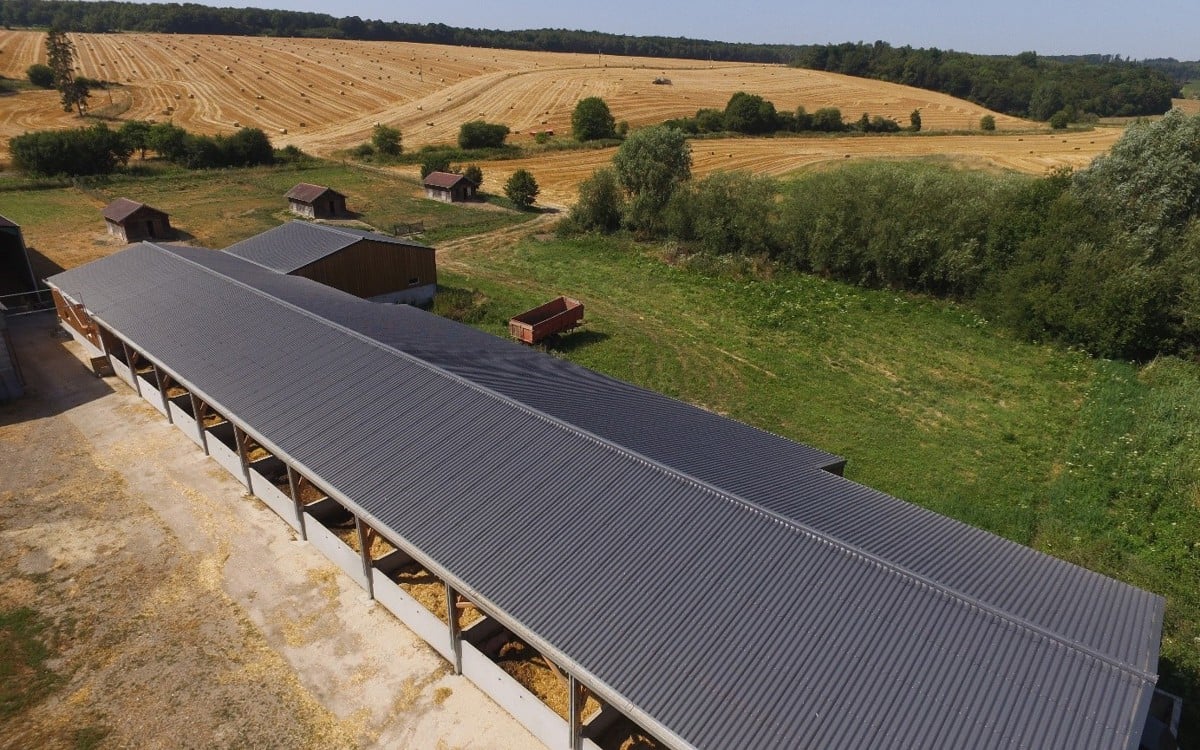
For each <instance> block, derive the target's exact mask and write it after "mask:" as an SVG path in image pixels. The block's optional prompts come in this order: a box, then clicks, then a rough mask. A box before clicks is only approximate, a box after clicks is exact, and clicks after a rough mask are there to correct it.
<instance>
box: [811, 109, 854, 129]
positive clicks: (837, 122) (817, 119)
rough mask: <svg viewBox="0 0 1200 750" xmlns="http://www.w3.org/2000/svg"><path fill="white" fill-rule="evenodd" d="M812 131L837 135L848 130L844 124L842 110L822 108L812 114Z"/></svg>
mask: <svg viewBox="0 0 1200 750" xmlns="http://www.w3.org/2000/svg"><path fill="white" fill-rule="evenodd" d="M812 129H813V130H817V131H820V132H823V133H837V132H840V131H842V130H845V129H846V124H845V123H844V122H842V110H840V109H838V108H837V107H822V108H821V109H818V110H817V111H816V112H813V114H812Z"/></svg>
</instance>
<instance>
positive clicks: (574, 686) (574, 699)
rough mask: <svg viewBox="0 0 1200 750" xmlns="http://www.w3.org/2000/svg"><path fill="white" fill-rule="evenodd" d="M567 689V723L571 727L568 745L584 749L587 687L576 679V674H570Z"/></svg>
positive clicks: (574, 749) (575, 749)
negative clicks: (584, 714)
mask: <svg viewBox="0 0 1200 750" xmlns="http://www.w3.org/2000/svg"><path fill="white" fill-rule="evenodd" d="M567 689H568V690H569V693H568V708H567V717H568V718H567V725H568V726H569V728H570V738H569V744H568V747H570V748H571V750H583V707H584V704H585V703H586V702H587V688H585V687H584V686H583V685H581V684H580V683H579V680H576V679H575V675H568V680H567Z"/></svg>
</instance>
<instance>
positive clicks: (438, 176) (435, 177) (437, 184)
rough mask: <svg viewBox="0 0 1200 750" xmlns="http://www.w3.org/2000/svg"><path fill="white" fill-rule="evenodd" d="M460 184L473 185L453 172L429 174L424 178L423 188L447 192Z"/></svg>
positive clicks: (464, 177)
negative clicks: (439, 189)
mask: <svg viewBox="0 0 1200 750" xmlns="http://www.w3.org/2000/svg"><path fill="white" fill-rule="evenodd" d="M460 182H465V183H467V184H468V185H474V184H475V183H474V182H471V181H470V180H469V179H467V177H466V176H465V175H461V174H454V173H453V172H430V173H429V175H428V176H427V177H426V178H425V183H424V184H425V187H432V188H441V189H443V190H449V189H450V188H452V187H454V186H455V185H457V184H459V183H460Z"/></svg>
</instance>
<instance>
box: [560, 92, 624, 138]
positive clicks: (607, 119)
mask: <svg viewBox="0 0 1200 750" xmlns="http://www.w3.org/2000/svg"><path fill="white" fill-rule="evenodd" d="M616 128H617V125H616V121H615V120H614V119H613V116H612V112H610V111H609V110H608V104H607V103H606V102H605V101H604V100H603V99H601V98H600V97H598V96H589V97H587V98H585V99H580V100H579V103H578V104H576V105H575V111H574V112H572V113H571V134H572V135H573V136H575V140H577V141H581V142H582V141H595V140H599V139H601V138H616V137H617V129H616Z"/></svg>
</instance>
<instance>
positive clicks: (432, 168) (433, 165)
mask: <svg viewBox="0 0 1200 750" xmlns="http://www.w3.org/2000/svg"><path fill="white" fill-rule="evenodd" d="M449 171H450V157H449V156H447V155H446V154H444V153H439V152H437V151H432V152H430V153H429V154H428V155H426V156H425V158H424V159H423V160H422V161H421V179H422V180H423V179H425V178H426V177H428V176H429V175H431V174H433V173H434V172H449Z"/></svg>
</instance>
